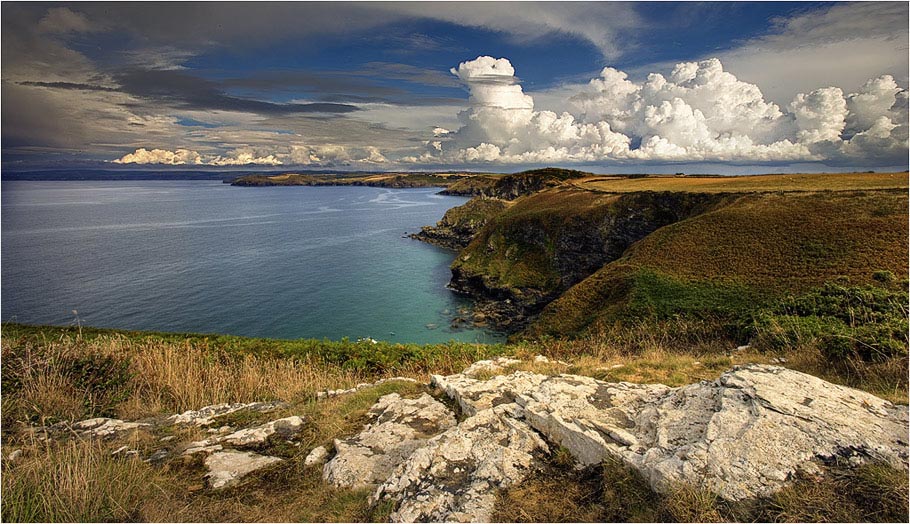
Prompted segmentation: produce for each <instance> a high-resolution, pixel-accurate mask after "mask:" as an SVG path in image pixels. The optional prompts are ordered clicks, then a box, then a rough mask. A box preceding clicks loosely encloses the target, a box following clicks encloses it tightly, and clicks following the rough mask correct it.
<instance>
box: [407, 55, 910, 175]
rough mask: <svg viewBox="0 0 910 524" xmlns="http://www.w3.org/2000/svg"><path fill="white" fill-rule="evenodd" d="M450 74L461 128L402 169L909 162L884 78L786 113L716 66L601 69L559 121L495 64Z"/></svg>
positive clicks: (488, 60) (891, 89)
mask: <svg viewBox="0 0 910 524" xmlns="http://www.w3.org/2000/svg"><path fill="white" fill-rule="evenodd" d="M452 73H453V74H455V75H456V76H458V78H459V79H461V80H462V81H463V82H464V83H465V84H466V85H467V87H468V89H469V90H470V93H471V98H470V103H471V106H470V107H469V108H468V109H467V110H465V111H463V112H461V113H460V114H459V120H460V121H461V123H462V127H461V128H459V129H458V130H456V131H453V132H451V133H449V134H446V135H443V136H439V135H437V136H436V137H435V138H436V140H431V141H427V150H426V152H425V153H424V154H423V155H414V156H410V157H407V158H406V159H405V161H409V162H431V161H435V162H464V163H474V162H502V163H569V162H596V161H610V160H612V161H658V162H664V161H665V162H701V161H709V162H710V161H722V162H758V163H765V162H794V161H810V162H811V161H823V160H830V161H841V162H858V161H873V162H881V161H890V162H895V163H901V162H903V161H905V160H906V155H907V122H906V115H907V109H906V100H907V92H906V91H902V90H900V88H898V87H897V84H896V83H895V82H894V80H893V78H892V77H890V76H887V75H883V76H880V77H877V78H874V79H872V80H869V81H868V82H867V83H866V84H864V85H863V87H862V89H860V90H859V91H858V92H857V93H852V94H850V95H847V96H845V95H844V93H843V91H842V90H841V89H840V88H838V87H826V88H821V89H816V90H814V91H811V92H809V93H808V94H802V93H801V94H799V95H797V96H796V97H795V98H794V99H793V101H792V102H791V103H790V104H788V106H787V110H786V111H784V110H782V109H781V108H780V107H779V106H778V105H777V104H775V103H773V102H769V101H766V100H765V98H764V96H763V94H762V92H761V90H760V89H759V87H758V86H757V85H754V84H751V83H748V82H743V81H741V80H739V79H737V78H736V76H734V75H733V74H731V73H729V72H727V71H725V70H724V67H723V65H722V64H721V62H720V60H718V59H709V60H704V61H701V62H697V63H696V62H685V63H680V64H677V65H676V67H675V68H674V69H673V71H672V72H671V73H670V75H669V78H665V77H664V76H663V75H660V74H657V73H653V74H650V75H648V77H647V79H646V80H645V81H644V82H641V83H635V82H632V81H630V80H629V79H628V77H627V75H626V74H625V73H624V72H622V71H617V70H615V69H613V68H605V69H604V70H603V71H602V72H601V75H600V77H599V78H595V79H593V80H591V81H590V82H589V83H588V84H587V86H584V88H583V89H582V91H581V92H579V93H576V94H575V95H574V96H572V97H571V99H570V100H571V102H572V104H574V106H575V108H576V111H575V113H574V114H573V113H570V112H567V111H566V112H562V113H559V114H557V113H556V112H553V111H537V110H535V109H534V99H533V97H531V96H529V95H528V94H526V93H524V92H523V91H522V88H521V85H520V84H519V83H518V80H517V77H516V76H515V71H514V68H513V67H512V64H511V63H510V62H509V61H508V60H507V59H505V58H499V59H494V58H492V57H487V56H484V57H478V58H477V59H476V60H471V61H468V62H463V63H461V64H460V65H459V66H458V68H457V69H452ZM845 131H846V132H845ZM633 144H637V147H636V146H633ZM901 158H902V159H903V160H898V159H901Z"/></svg>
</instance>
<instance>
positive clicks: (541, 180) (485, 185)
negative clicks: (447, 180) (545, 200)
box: [442, 167, 591, 200]
mask: <svg viewBox="0 0 910 524" xmlns="http://www.w3.org/2000/svg"><path fill="white" fill-rule="evenodd" d="M588 176H591V173H586V172H584V171H575V170H573V169H557V168H552V167H548V168H544V169H532V170H530V171H522V172H520V173H515V174H512V175H481V176H476V177H472V178H469V179H464V180H460V181H458V182H455V183H454V184H452V185H451V186H449V187H448V188H447V189H445V190H444V191H442V194H443V195H457V196H481V197H486V198H499V199H502V200H515V199H516V198H520V197H522V196H525V195H530V194H533V193H536V192H538V191H542V190H544V189H546V188H550V187H556V186H559V185H561V184H562V183H563V182H565V181H566V180H570V179H575V178H584V177H588Z"/></svg>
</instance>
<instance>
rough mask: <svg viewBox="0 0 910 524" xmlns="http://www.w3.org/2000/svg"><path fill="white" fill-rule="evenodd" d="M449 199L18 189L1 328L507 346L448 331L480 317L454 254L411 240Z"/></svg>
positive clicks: (345, 191) (320, 191)
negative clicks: (469, 314) (456, 320)
mask: <svg viewBox="0 0 910 524" xmlns="http://www.w3.org/2000/svg"><path fill="white" fill-rule="evenodd" d="M437 192H438V189H436V188H426V189H386V188H372V187H264V188H241V187H232V186H229V185H227V184H222V183H220V182H217V181H13V182H4V183H3V186H2V250H0V254H2V293H0V317H2V320H3V321H17V322H24V323H32V324H53V325H70V324H73V323H76V322H81V323H82V324H84V325H90V326H95V327H110V328H120V329H137V330H157V331H172V332H194V333H222V334H233V335H243V336H255V337H275V338H329V339H333V340H338V339H341V338H343V337H348V338H350V339H352V340H353V339H357V338H363V337H370V338H374V339H377V340H389V341H396V342H413V343H435V342H444V341H448V340H459V341H469V342H496V341H500V340H502V336H501V335H499V334H496V333H492V332H489V331H485V330H482V329H477V328H468V329H461V330H453V329H451V328H450V327H449V324H450V323H451V320H452V318H453V317H454V316H455V315H456V314H457V313H458V310H459V309H463V308H466V307H469V306H470V302H469V301H468V300H467V299H465V298H463V297H460V296H458V295H456V294H454V293H453V292H451V291H450V290H448V289H446V287H445V284H446V283H447V282H448V280H449V278H450V276H451V275H450V272H449V269H448V266H449V264H450V263H451V261H452V259H453V256H454V253H452V252H450V251H445V250H442V249H440V248H437V247H434V246H430V245H427V244H424V243H421V242H417V241H415V240H412V239H410V238H403V234H404V233H405V232H414V231H417V230H419V228H420V227H421V226H423V225H426V224H433V223H435V222H436V221H437V220H439V219H440V218H441V217H442V215H443V214H444V213H445V211H446V210H447V209H449V208H451V207H454V206H457V205H459V204H461V203H463V202H464V201H465V200H466V199H464V198H460V197H449V196H442V195H437V194H436V193H437ZM74 311H75V312H77V313H74Z"/></svg>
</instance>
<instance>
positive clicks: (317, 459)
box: [303, 446, 329, 468]
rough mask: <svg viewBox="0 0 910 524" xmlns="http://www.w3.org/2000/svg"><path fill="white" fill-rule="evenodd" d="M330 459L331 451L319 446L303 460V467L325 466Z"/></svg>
mask: <svg viewBox="0 0 910 524" xmlns="http://www.w3.org/2000/svg"><path fill="white" fill-rule="evenodd" d="M328 458H329V451H328V450H327V449H325V446H319V447H317V448H313V450H312V451H310V453H309V454H308V455H307V456H306V458H305V459H304V460H303V465H304V466H306V467H308V468H309V467H313V466H321V465H323V464H325V462H326V460H328Z"/></svg>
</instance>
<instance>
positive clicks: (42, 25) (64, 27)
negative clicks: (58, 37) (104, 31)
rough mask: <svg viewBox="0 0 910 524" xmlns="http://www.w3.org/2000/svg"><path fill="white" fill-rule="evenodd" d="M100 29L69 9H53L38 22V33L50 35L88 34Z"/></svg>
mask: <svg viewBox="0 0 910 524" xmlns="http://www.w3.org/2000/svg"><path fill="white" fill-rule="evenodd" d="M98 29H99V27H98V26H97V25H96V24H93V23H92V22H90V21H89V19H88V17H86V16H85V15H84V14H82V13H80V12H78V11H73V10H71V9H70V8H68V7H52V8H50V9H48V10H47V14H45V15H44V17H43V18H41V20H39V21H38V31H40V32H42V33H49V34H66V33H88V32H91V31H96V30H98Z"/></svg>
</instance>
